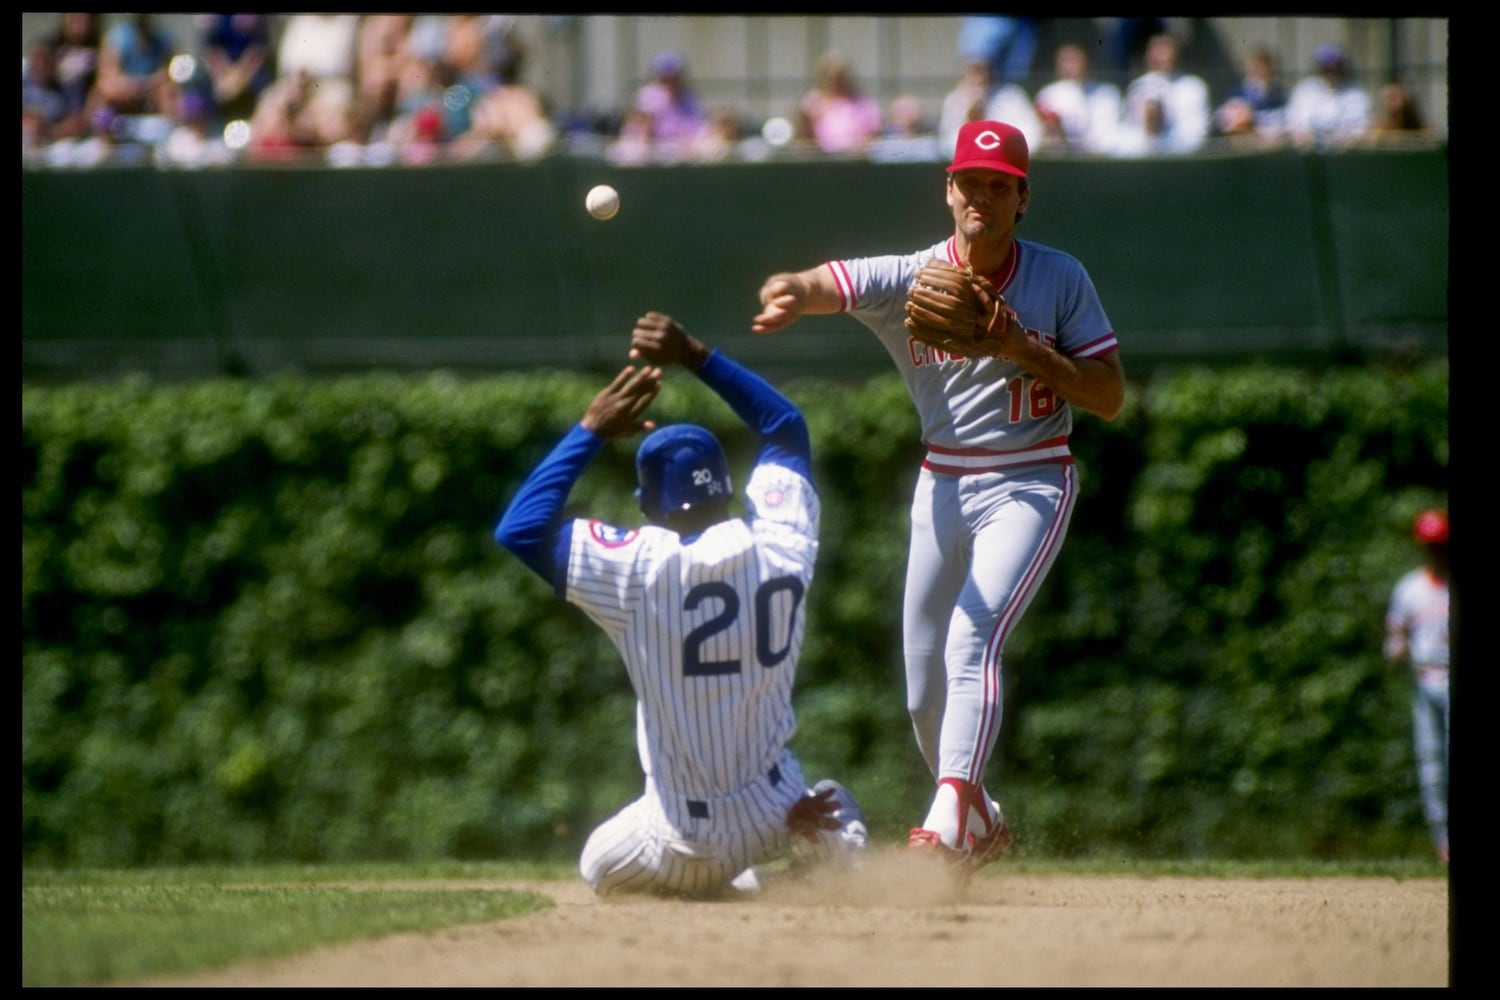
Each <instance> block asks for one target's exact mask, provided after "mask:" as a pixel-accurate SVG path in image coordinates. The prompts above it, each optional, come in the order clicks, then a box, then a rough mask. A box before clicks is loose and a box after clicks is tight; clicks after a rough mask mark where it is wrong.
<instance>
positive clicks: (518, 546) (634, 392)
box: [495, 366, 661, 594]
mask: <svg viewBox="0 0 1500 1000" xmlns="http://www.w3.org/2000/svg"><path fill="white" fill-rule="evenodd" d="M660 391H661V369H660V368H656V367H651V366H647V367H643V368H639V369H638V368H636V367H635V366H630V367H627V368H625V369H624V370H623V371H621V372H620V373H619V374H618V375H616V376H615V378H614V381H612V382H610V384H609V385H607V386H605V387H604V388H603V389H601V390H600V391H599V393H598V394H597V395H596V396H594V398H593V400H592V401H591V402H590V403H589V406H588V409H587V410H586V411H585V412H584V414H583V417H582V418H581V419H580V420H579V421H578V423H576V424H574V425H573V427H572V429H570V430H569V431H568V433H567V434H566V435H564V436H563V439H562V440H561V441H559V442H558V443H557V444H556V445H555V446H554V447H553V449H552V451H551V452H550V453H549V454H548V455H547V457H546V458H545V459H543V460H542V462H541V464H540V465H538V466H537V467H536V468H535V469H533V470H532V472H531V474H530V475H529V476H527V477H526V480H525V481H524V482H522V483H521V488H520V489H519V490H518V491H517V492H516V495H515V497H514V498H512V500H511V502H510V505H509V506H508V507H506V509H505V513H504V514H503V515H501V518H500V523H499V524H497V525H496V526H495V541H496V542H497V543H499V544H500V545H501V546H502V547H503V548H505V549H507V550H509V551H510V552H511V553H512V554H514V555H515V556H516V557H517V558H518V559H520V560H521V561H522V562H523V563H525V564H526V565H527V566H528V567H530V568H531V570H532V571H534V572H535V573H536V574H537V575H538V576H540V577H541V578H542V579H544V580H546V581H547V582H548V583H550V584H552V586H553V589H554V590H556V591H557V592H558V593H559V594H561V593H562V587H563V584H564V582H565V581H564V579H563V577H564V574H563V573H562V572H560V570H562V569H563V568H565V567H566V566H567V558H568V548H569V544H570V542H571V541H572V526H571V522H568V521H565V520H564V519H563V517H562V509H563V504H564V503H566V502H567V499H568V494H569V493H571V492H572V490H573V485H574V484H575V483H577V482H578V478H579V477H580V476H582V475H583V472H584V470H585V469H586V468H588V466H589V463H590V462H592V461H593V460H594V456H596V455H598V454H599V452H600V451H602V450H603V448H604V443H605V442H606V441H610V440H614V439H617V438H624V437H629V436H630V435H632V434H634V433H636V432H638V431H641V430H650V429H651V427H652V424H651V422H650V421H647V420H643V419H642V415H643V414H644V413H645V410H646V407H648V406H649V405H650V404H651V401H652V400H653V399H655V398H656V396H657V394H658V393H659V392H660Z"/></svg>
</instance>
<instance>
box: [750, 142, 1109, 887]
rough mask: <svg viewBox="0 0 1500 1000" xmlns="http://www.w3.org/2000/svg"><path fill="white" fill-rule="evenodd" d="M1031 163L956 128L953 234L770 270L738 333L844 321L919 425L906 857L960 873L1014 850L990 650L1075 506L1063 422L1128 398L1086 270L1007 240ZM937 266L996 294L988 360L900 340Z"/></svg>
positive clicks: (1024, 202)
mask: <svg viewBox="0 0 1500 1000" xmlns="http://www.w3.org/2000/svg"><path fill="white" fill-rule="evenodd" d="M1029 166H1030V164H1029V151H1028V150H1027V146H1026V140H1025V137H1024V136H1023V135H1022V134H1021V132H1020V131H1019V130H1018V129H1016V128H1013V127H1011V126H1010V125H1006V124H1004V123H1001V122H996V121H977V122H969V123H967V124H965V125H964V126H963V127H962V128H961V129H960V131H959V136H958V139H957V142H956V145H955V149H954V156H953V161H952V163H951V164H950V165H949V166H948V168H947V180H946V195H947V203H948V206H949V208H950V209H951V210H952V215H953V234H952V235H951V236H949V237H948V238H947V239H944V240H942V241H941V242H939V243H936V244H934V245H933V246H930V247H927V248H926V249H922V250H917V251H915V252H913V253H906V254H895V255H886V256H874V257H864V258H857V259H849V260H834V261H829V262H827V263H824V264H821V265H818V266H816V267H813V268H810V269H808V270H805V271H800V272H787V273H781V274H775V275H772V276H771V277H769V278H767V279H766V281H765V283H764V284H763V285H762V287H761V291H760V301H761V311H760V313H759V314H758V315H757V316H756V317H755V318H754V320H753V322H752V329H753V330H754V331H755V332H757V333H773V332H776V331H779V330H782V329H783V328H785V327H786V326H788V325H789V324H791V323H792V322H793V321H794V320H796V319H797V318H798V317H800V316H803V315H815V314H829V313H838V312H847V313H849V314H850V315H851V316H853V317H854V318H855V319H858V320H859V321H860V322H861V323H863V324H864V325H865V326H867V327H868V328H869V329H870V330H871V331H872V332H873V333H874V334H875V336H876V337H877V338H878V339H879V341H880V343H881V344H882V345H883V346H884V347H885V349H886V351H887V352H888V353H889V354H890V356H891V360H892V361H894V362H895V365H896V369H897V370H898V371H899V372H900V373H901V377H902V378H903V379H904V380H905V382H906V387H907V390H908V391H909V392H910V395H911V398H912V401H913V403H914V404H915V406H916V409H917V413H918V415H919V416H920V418H921V427H922V441H923V444H924V445H925V447H926V449H927V457H926V460H925V461H924V462H923V463H922V467H921V470H920V472H919V474H918V478H917V483H916V490H915V495H914V497H913V500H912V506H911V539H910V548H909V552H908V560H907V569H906V583H905V598H904V607H903V614H902V630H903V646H904V656H905V661H906V681H907V707H908V710H909V712H910V714H911V719H912V724H913V727H914V729H915V732H916V739H917V745H918V747H920V749H921V752H922V756H923V757H924V758H925V760H926V761H927V764H928V767H929V768H930V769H931V771H932V774H933V777H934V779H935V782H936V787H935V789H934V790H933V795H932V799H931V805H930V807H929V809H928V812H927V815H926V816H925V817H924V818H923V820H922V822H921V824H920V825H919V826H917V827H915V828H913V829H912V831H911V834H910V838H909V846H910V847H911V848H913V849H917V850H920V851H923V852H928V853H931V854H934V855H936V856H938V857H940V858H942V859H943V860H944V861H947V862H950V863H951V868H950V870H951V871H953V872H956V873H958V874H959V875H960V876H961V877H967V875H968V874H969V873H971V872H972V871H973V870H974V869H976V868H978V867H979V866H981V865H983V864H985V863H987V862H989V861H991V860H993V859H994V858H996V857H998V856H999V855H1001V854H1003V853H1004V852H1005V851H1006V850H1007V849H1008V848H1009V846H1010V844H1011V833H1010V829H1009V827H1008V825H1007V824H1006V821H1005V816H1004V813H1003V812H1002V811H1001V809H1000V805H999V803H998V802H997V801H996V800H995V799H994V798H993V797H992V796H991V795H990V794H989V792H988V791H986V789H985V786H984V780H985V767H986V765H987V764H988V762H989V760H990V757H991V755H992V754H993V752H994V749H995V745H996V741H997V739H998V736H999V732H1000V724H1001V711H1002V708H1003V699H1002V683H1001V681H1002V677H1001V654H1002V652H1003V650H1004V648H1005V642H1006V639H1007V638H1008V637H1009V636H1010V634H1011V633H1012V631H1014V629H1015V627H1016V623H1017V622H1018V621H1019V620H1020V619H1021V616H1022V614H1023V613H1024V612H1025V611H1026V608H1027V606H1028V605H1029V604H1030V603H1031V600H1032V599H1033V597H1034V596H1035V595H1036V593H1037V590H1038V588H1039V587H1040V586H1041V584H1042V581H1043V579H1044V578H1045V577H1046V574H1047V572H1048V570H1049V569H1050V568H1051V566H1052V563H1053V560H1054V559H1055V558H1056V556H1057V552H1058V549H1059V547H1060V546H1061V545H1062V542H1063V537H1064V535H1065V534H1066V532H1067V528H1068V522H1069V519H1070V518H1071V516H1072V513H1073V505H1074V503H1075V502H1076V501H1077V498H1078V471H1077V469H1076V467H1075V466H1074V463H1073V459H1072V456H1071V454H1070V452H1069V450H1068V435H1069V433H1070V432H1071V430H1072V426H1073V410H1074V409H1075V408H1077V409H1082V410H1087V411H1089V412H1091V413H1094V414H1097V415H1098V416H1100V417H1103V418H1104V419H1106V420H1113V419H1114V418H1115V417H1116V416H1117V415H1118V414H1119V413H1120V409H1121V407H1122V405H1123V402H1124V392H1125V376H1124V371H1123V369H1122V367H1121V364H1120V360H1119V354H1118V344H1117V342H1116V340H1115V332H1114V329H1113V328H1112V327H1111V325H1110V322H1109V319H1108V317H1107V316H1106V314H1105V311H1104V307H1103V306H1102V305H1101V304H1100V301H1099V297H1098V295H1097V294H1096V292H1095V290H1094V285H1093V282H1092V280H1091V279H1090V278H1089V275H1088V273H1087V271H1086V270H1085V269H1084V267H1083V265H1082V264H1080V263H1079V262H1078V261H1077V260H1076V259H1074V258H1073V257H1071V256H1069V255H1068V254H1065V253H1063V252H1061V251H1059V250H1055V249H1053V248H1051V247H1047V246H1043V245H1041V244H1038V243H1033V242H1030V241H1026V240H1021V239H1018V238H1017V236H1016V226H1017V224H1018V223H1019V222H1020V221H1021V218H1022V217H1023V216H1024V215H1025V213H1026V211H1027V208H1028V206H1029V204H1030V197H1031V191H1030V187H1029V181H1028V179H1027V173H1028V171H1029ZM934 257H940V258H943V259H944V260H946V261H948V262H950V263H953V264H956V265H958V266H960V267H963V266H968V267H970V268H972V270H973V272H974V273H975V274H977V275H979V276H982V277H986V278H988V279H989V280H990V282H991V283H992V284H993V286H994V288H995V289H996V290H997V291H998V292H999V293H1000V295H1001V297H1002V299H1001V314H1000V315H1001V317H1002V318H1001V320H1000V324H999V325H1000V326H1001V327H1002V329H1000V330H999V333H1000V336H999V337H998V339H996V340H994V342H993V347H992V348H990V349H989V352H990V354H989V356H981V357H976V358H968V357H960V356H954V355H949V354H947V353H946V352H944V351H942V350H938V349H935V348H931V347H928V346H926V345H923V344H922V343H920V342H919V341H917V340H915V339H913V338H912V337H911V336H910V335H909V334H908V332H907V330H906V327H905V323H904V319H905V315H904V308H905V302H906V297H907V291H908V288H909V287H910V285H911V283H912V280H913V278H914V277H915V276H916V274H917V272H918V270H919V269H920V267H921V266H922V264H923V263H924V262H926V261H927V260H929V259H931V258H934ZM991 304H993V303H991Z"/></svg>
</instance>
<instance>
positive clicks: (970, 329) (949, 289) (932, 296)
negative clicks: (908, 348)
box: [906, 258, 1000, 357]
mask: <svg viewBox="0 0 1500 1000" xmlns="http://www.w3.org/2000/svg"><path fill="white" fill-rule="evenodd" d="M976 285H977V286H979V288H978V289H976V287H975V286H976ZM981 290H982V291H983V293H984V298H981ZM999 313H1000V296H999V295H998V294H997V293H996V292H995V289H994V287H993V286H992V285H990V283H989V282H988V281H986V280H985V279H984V278H981V277H978V276H977V275H975V274H974V272H973V271H971V270H969V269H968V268H964V267H955V266H954V265H952V264H949V263H948V262H947V261H943V260H939V259H937V258H933V259H932V260H930V261H928V262H927V263H926V264H923V265H922V269H921V270H920V271H918V272H917V277H916V280H915V281H913V282H912V286H911V290H910V291H909V292H907V296H906V332H907V333H910V334H911V335H912V336H913V337H915V338H916V339H917V340H920V341H922V342H923V343H924V344H930V345H931V346H933V347H939V348H942V349H943V350H945V351H947V352H948V353H949V354H959V355H963V356H965V357H974V356H976V355H980V354H983V353H986V352H984V351H982V350H981V344H983V342H984V341H986V340H989V339H992V338H994V337H996V336H997V334H994V333H992V332H991V329H992V327H993V326H994V324H995V320H996V318H997V317H998V316H999Z"/></svg>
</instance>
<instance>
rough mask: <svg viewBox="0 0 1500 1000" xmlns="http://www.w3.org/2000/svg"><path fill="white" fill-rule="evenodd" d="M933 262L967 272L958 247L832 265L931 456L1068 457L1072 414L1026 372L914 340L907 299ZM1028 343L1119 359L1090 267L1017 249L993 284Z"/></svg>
mask: <svg viewBox="0 0 1500 1000" xmlns="http://www.w3.org/2000/svg"><path fill="white" fill-rule="evenodd" d="M933 257H940V258H941V259H943V260H945V261H948V262H949V263H953V264H958V265H959V266H963V265H962V262H961V261H960V260H959V259H958V252H957V247H956V245H955V243H954V239H953V237H951V236H950V237H949V238H948V239H946V240H944V241H943V242H941V243H938V244H935V245H934V246H932V247H929V248H928V249H926V250H920V251H917V252H916V253H910V254H904V255H887V256H877V257H864V258H855V259H850V260H835V261H829V262H828V264H827V265H826V266H827V267H828V268H829V270H830V271H831V272H832V274H833V277H834V280H835V282H836V283H837V284H838V288H839V294H840V296H841V299H842V311H844V312H847V313H849V314H850V315H851V316H853V317H854V318H855V319H857V320H859V321H860V322H861V323H863V324H864V325H865V326H867V327H869V328H870V330H871V331H873V332H874V334H875V336H876V337H877V338H879V340H880V342H881V344H882V345H884V347H885V349H886V352H887V353H888V354H890V356H891V359H892V360H893V361H895V363H896V369H897V371H899V372H900V373H901V377H902V379H903V380H905V382H906V388H907V391H908V392H909V393H910V394H911V398H912V402H913V403H914V404H915V405H916V409H917V413H918V415H919V417H920V419H921V422H922V440H923V443H925V444H926V445H927V446H928V447H929V448H935V449H943V450H953V451H958V450H960V449H965V448H983V449H991V450H994V451H1004V452H1015V453H1020V454H1028V453H1032V452H1035V457H1036V458H1037V459H1038V460H1045V459H1048V458H1052V457H1055V456H1056V454H1058V453H1059V449H1061V452H1062V453H1065V452H1066V442H1067V438H1068V435H1069V434H1070V433H1071V432H1072V429H1073V414H1072V408H1071V407H1069V406H1068V404H1067V403H1065V402H1064V401H1063V400H1062V399H1061V398H1059V397H1057V396H1056V395H1055V394H1054V393H1053V392H1052V390H1051V389H1049V388H1048V387H1047V386H1046V385H1045V384H1043V383H1041V382H1039V381H1038V380H1037V379H1036V378H1035V376H1033V375H1031V374H1029V373H1028V372H1026V371H1025V370H1024V369H1022V368H1021V367H1020V366H1019V365H1016V364H1015V363H1013V362H1010V361H1003V360H1001V359H999V358H980V359H970V358H964V357H959V356H955V355H950V354H948V353H947V352H946V351H942V350H940V349H938V348H934V347H929V346H927V345H925V344H923V343H921V342H920V341H917V340H915V339H914V338H913V337H912V336H911V335H910V334H908V333H907V331H906V323H905V321H906V310H905V306H906V296H907V292H908V290H909V289H910V287H911V284H912V282H913V281H914V280H915V279H916V276H917V272H918V271H919V270H921V267H922V265H923V264H925V263H926V262H927V261H929V260H931V259H932V258H933ZM986 277H988V278H989V279H990V280H991V281H992V282H993V283H994V285H995V288H996V289H997V290H998V291H999V292H1000V294H1001V295H1003V296H1005V301H1006V302H1008V303H1010V305H1011V307H1012V308H1014V309H1015V310H1016V313H1017V315H1018V316H1019V317H1020V320H1021V325H1022V326H1023V327H1025V328H1026V332H1027V335H1028V336H1030V337H1032V338H1033V339H1037V340H1040V341H1042V342H1044V343H1046V344H1047V345H1049V346H1051V347H1053V348H1055V349H1056V350H1057V351H1058V352H1060V353H1062V354H1065V355H1068V356H1070V357H1075V358H1092V357H1099V356H1101V355H1104V354H1108V353H1109V352H1110V351H1114V350H1117V349H1118V347H1119V344H1118V342H1117V341H1116V340H1115V334H1114V328H1113V327H1111V326H1110V322H1109V318H1108V317H1107V316H1106V314H1105V312H1104V307H1103V305H1101V304H1100V302H1099V296H1098V293H1097V292H1096V291H1095V290H1094V284H1093V281H1092V279H1091V278H1090V277H1089V275H1088V272H1087V271H1086V270H1085V269H1084V267H1083V265H1082V264H1081V263H1079V262H1078V260H1076V259H1075V258H1073V257H1072V256H1070V255H1068V254H1066V253H1063V252H1062V251H1060V250H1055V249H1053V248H1051V247H1047V246H1043V245H1042V244H1039V243H1031V242H1028V241H1026V240H1015V241H1014V242H1013V244H1012V249H1011V253H1010V256H1009V258H1008V259H1007V260H1006V262H1005V264H1004V265H1003V266H1002V267H1001V270H1000V271H999V273H997V274H994V275H986Z"/></svg>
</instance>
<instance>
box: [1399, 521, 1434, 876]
mask: <svg viewBox="0 0 1500 1000" xmlns="http://www.w3.org/2000/svg"><path fill="white" fill-rule="evenodd" d="M1412 534H1413V536H1414V537H1415V538H1416V540H1417V543H1418V544H1420V545H1421V546H1422V553H1423V560H1422V565H1421V566H1419V567H1417V568H1416V569H1414V570H1411V571H1410V572H1409V573H1406V574H1405V575H1404V576H1402V577H1401V579H1400V580H1398V581H1397V582H1396V586H1395V589H1394V590H1392V592H1391V600H1390V605H1389V607H1388V608H1387V611H1386V616H1385V655H1386V658H1387V659H1388V660H1390V661H1391V662H1392V663H1394V664H1397V665H1398V666H1402V667H1406V668H1409V669H1410V670H1411V677H1412V685H1413V687H1412V709H1411V717H1412V736H1413V739H1414V740H1415V745H1416V747H1415V748H1416V756H1417V778H1418V785H1419V786H1420V788H1421V790H1422V812H1423V814H1424V815H1425V816H1426V818H1427V827H1428V829H1429V830H1430V831H1431V832H1432V845H1433V848H1434V849H1435V850H1436V851H1437V855H1438V858H1439V859H1441V860H1442V862H1443V863H1444V864H1447V863H1448V742H1449V741H1448V719H1449V710H1448V709H1449V700H1448V699H1449V695H1448V670H1449V662H1448V515H1446V514H1444V513H1443V512H1442V511H1440V510H1426V511H1423V512H1422V513H1421V514H1418V515H1417V518H1416V520H1415V521H1414V522H1413V524H1412Z"/></svg>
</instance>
